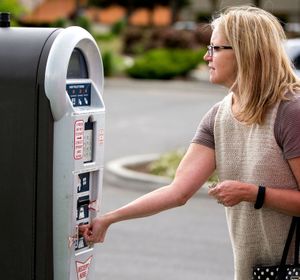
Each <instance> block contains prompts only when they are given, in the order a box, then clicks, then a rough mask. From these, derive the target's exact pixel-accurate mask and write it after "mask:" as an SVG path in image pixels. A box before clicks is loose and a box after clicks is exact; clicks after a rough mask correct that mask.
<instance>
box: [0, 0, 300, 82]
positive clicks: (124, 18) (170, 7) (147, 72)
mask: <svg viewBox="0 0 300 280" xmlns="http://www.w3.org/2000/svg"><path fill="white" fill-rule="evenodd" d="M296 2H297V3H298V4H297V3H296ZM236 4H249V1H248V0H247V1H243V0H227V1H224V0H223V1H221V0H194V1H193V0H143V1H140V0H128V1H125V0H1V1H0V11H2V12H10V13H11V18H12V26H39V27H67V26H70V25H78V26H81V27H83V28H85V29H86V30H88V31H89V32H90V33H91V34H92V35H93V37H94V38H95V40H96V41H97V43H98V45H99V48H100V50H101V55H102V58H103V64H104V71H105V76H110V77H116V76H117V77H119V76H129V77H132V78H136V79H174V78H177V79H178V78H180V79H186V78H187V77H189V74H190V73H191V71H193V70H194V69H202V68H201V67H205V66H204V65H205V63H204V61H203V55H204V54H205V52H206V45H207V44H209V40H210V35H211V30H210V27H209V24H208V23H209V20H210V18H211V17H212V15H213V14H214V13H215V12H216V11H218V10H219V9H220V8H223V6H229V5H236ZM250 4H251V1H250ZM252 4H253V5H257V6H261V7H262V8H265V9H272V12H273V13H275V14H276V16H278V17H279V18H280V20H281V21H282V23H283V25H284V26H285V27H286V31H287V34H288V36H289V37H297V36H299V32H300V27H299V17H300V1H295V0H286V1H284V5H283V4H282V1H281V0H268V1H265V0H254V1H252Z"/></svg>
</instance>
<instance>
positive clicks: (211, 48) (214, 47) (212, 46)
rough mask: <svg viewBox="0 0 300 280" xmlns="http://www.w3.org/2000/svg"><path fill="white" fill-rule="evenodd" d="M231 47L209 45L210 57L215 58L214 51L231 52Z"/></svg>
mask: <svg viewBox="0 0 300 280" xmlns="http://www.w3.org/2000/svg"><path fill="white" fill-rule="evenodd" d="M231 49H232V47H231V46H214V45H209V46H207V53H208V55H209V56H214V51H215V50H231Z"/></svg>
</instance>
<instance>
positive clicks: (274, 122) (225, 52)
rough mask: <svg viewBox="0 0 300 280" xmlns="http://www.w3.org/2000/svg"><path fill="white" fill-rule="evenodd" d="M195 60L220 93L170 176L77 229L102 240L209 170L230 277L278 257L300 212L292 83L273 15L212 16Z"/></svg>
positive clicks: (185, 194)
mask: <svg viewBox="0 0 300 280" xmlns="http://www.w3.org/2000/svg"><path fill="white" fill-rule="evenodd" d="M212 27H213V33H212V37H211V44H210V46H208V52H207V53H206V55H205V56H204V59H205V60H206V61H207V62H208V66H209V71H210V81H211V82H212V83H214V84H219V85H223V86H225V87H227V88H228V89H229V94H228V95H227V96H226V97H225V98H224V99H223V100H222V101H221V102H219V103H218V104H216V105H215V106H214V107H213V108H212V109H211V110H210V111H209V112H208V113H207V114H206V116H205V117H204V118H203V120H202V121H201V123H200V125H199V127H198V130H197V132H196V134H195V137H194V139H193V140H192V143H191V145H190V147H189V149H188V151H187V153H186V155H185V156H184V158H183V159H182V161H181V163H180V165H179V167H178V169H177V172H176V176H175V179H174V180H173V182H172V183H171V184H170V185H168V186H165V187H162V188H160V189H158V190H156V191H153V192H151V193H149V194H146V195H144V196H142V197H140V198H138V199H137V200H135V201H133V202H131V203H130V204H128V205H126V206H124V207H122V208H119V209H117V210H115V211H112V212H109V213H107V214H104V215H103V216H101V217H97V218H95V219H94V220H93V222H92V223H91V224H90V225H89V226H86V227H83V228H81V231H82V232H83V234H84V236H85V238H86V240H87V241H89V242H103V241H104V237H105V234H106V231H107V229H108V227H109V226H110V225H111V224H112V223H115V222H119V221H122V220H126V219H133V218H139V217H145V216H149V215H153V214H156V213H158V212H161V211H163V210H167V209H170V208H172V207H176V206H180V205H184V204H185V203H186V202H187V201H188V200H189V198H191V197H192V196H193V194H194V193H195V192H196V191H197V190H198V189H199V188H200V186H201V185H203V183H204V182H205V181H206V180H207V178H208V177H209V176H210V175H211V174H212V173H213V171H214V170H215V169H216V170H217V173H218V176H219V183H218V184H217V185H216V186H215V187H214V188H212V189H211V190H210V191H209V194H210V195H211V196H212V197H214V198H215V199H216V200H217V202H218V203H221V204H223V205H224V206H225V209H226V216H227V221H228V226H229V231H230V237H231V241H232V246H233V252H234V263H235V279H236V280H245V279H251V272H252V267H253V266H255V265H257V264H265V265H275V264H278V263H279V261H280V258H281V254H282V250H283V246H284V242H285V239H286V236H287V233H288V229H289V226H290V222H291V217H292V216H300V192H299V186H300V97H299V95H298V92H300V82H299V80H298V79H297V77H296V76H295V74H294V73H293V69H292V67H291V66H290V62H289V59H288V57H287V55H286V54H285V52H284V49H283V46H282V41H283V40H284V38H285V37H284V32H283V30H282V27H281V25H280V23H279V22H278V21H277V20H276V18H275V17H274V16H272V15H271V14H269V13H268V12H266V11H263V10H261V9H258V8H255V7H249V6H245V7H235V8H230V9H228V10H226V11H225V12H224V13H222V14H220V16H219V17H218V18H216V19H214V20H213V22H212Z"/></svg>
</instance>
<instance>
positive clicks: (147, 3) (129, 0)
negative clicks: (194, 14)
mask: <svg viewBox="0 0 300 280" xmlns="http://www.w3.org/2000/svg"><path fill="white" fill-rule="evenodd" d="M173 3H175V4H176V6H177V7H179V8H182V7H184V6H187V5H188V4H189V0H143V1H141V0H89V4H91V5H95V6H100V7H107V6H110V5H113V4H117V5H120V6H123V7H130V6H133V7H135V8H138V7H148V8H151V7H153V6H155V5H163V6H167V5H172V4H173Z"/></svg>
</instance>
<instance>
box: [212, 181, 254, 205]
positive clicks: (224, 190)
mask: <svg viewBox="0 0 300 280" xmlns="http://www.w3.org/2000/svg"><path fill="white" fill-rule="evenodd" d="M257 192H258V186H256V185H253V184H248V183H243V182H239V181H231V180H227V181H223V182H220V183H218V184H217V185H216V186H215V187H214V188H212V189H210V190H209V191H208V194H209V195H211V196H213V197H214V198H215V199H216V200H217V201H218V203H221V204H223V205H224V206H226V207H231V206H235V205H237V204H239V203H240V202H242V201H248V202H253V203H254V202H255V201H256V197H257Z"/></svg>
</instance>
